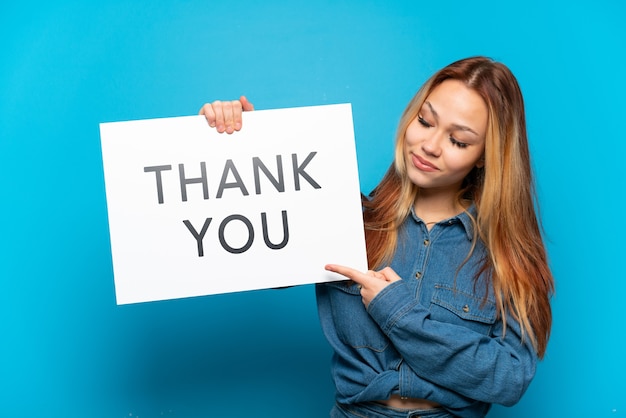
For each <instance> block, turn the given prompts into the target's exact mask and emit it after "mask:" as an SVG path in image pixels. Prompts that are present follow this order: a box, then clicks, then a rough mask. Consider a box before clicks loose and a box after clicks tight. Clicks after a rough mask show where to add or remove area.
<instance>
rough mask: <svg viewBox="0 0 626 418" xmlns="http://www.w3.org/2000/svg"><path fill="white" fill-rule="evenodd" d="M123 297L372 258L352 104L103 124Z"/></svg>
mask: <svg viewBox="0 0 626 418" xmlns="http://www.w3.org/2000/svg"><path fill="white" fill-rule="evenodd" d="M100 136H101V144H102V158H103V164H104V176H105V185H106V197H107V207H108V216H109V232H110V237H111V253H112V260H113V273H114V279H115V292H116V299H117V303H118V304H127V303H136V302H147V301H156V300H164V299H176V298H183V297H191V296H202V295H210V294H217V293H227V292H237V291H245V290H253V289H264V288H274V287H283V286H292V285H299V284H309V283H318V282H327V281H333V280H340V279H341V277H340V276H338V275H335V274H333V273H329V272H327V271H325V270H324V265H325V264H327V263H337V264H344V265H348V266H351V267H354V268H357V269H360V270H362V271H365V270H367V261H366V253H365V239H364V233H363V220H362V212H361V200H360V188H359V180H358V174H357V162H356V151H355V144H354V130H353V124H352V110H351V106H350V105H349V104H338V105H327V106H312V107H301V108H289V109H278V110H261V111H254V112H246V113H244V115H243V129H242V130H241V131H240V132H236V133H234V134H232V135H226V134H218V133H217V132H216V131H215V129H212V128H210V127H209V126H208V124H207V122H206V119H205V118H204V116H187V117H176V118H163V119H151V120H139V121H129V122H111V123H102V124H100Z"/></svg>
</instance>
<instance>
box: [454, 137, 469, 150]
mask: <svg viewBox="0 0 626 418" xmlns="http://www.w3.org/2000/svg"><path fill="white" fill-rule="evenodd" d="M450 142H451V143H452V145H454V146H455V147H459V148H466V147H467V144H466V143H465V142H459V141H457V140H456V139H454V137H452V136H451V137H450Z"/></svg>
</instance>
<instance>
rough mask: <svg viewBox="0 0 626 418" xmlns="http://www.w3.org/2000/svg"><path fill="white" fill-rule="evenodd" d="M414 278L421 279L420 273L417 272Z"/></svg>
mask: <svg viewBox="0 0 626 418" xmlns="http://www.w3.org/2000/svg"><path fill="white" fill-rule="evenodd" d="M415 278H416V279H421V278H422V272H421V271H418V272H417V273H415Z"/></svg>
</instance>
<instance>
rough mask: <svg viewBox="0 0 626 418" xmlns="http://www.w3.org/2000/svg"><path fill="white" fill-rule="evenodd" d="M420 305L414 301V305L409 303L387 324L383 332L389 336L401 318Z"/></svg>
mask: <svg viewBox="0 0 626 418" xmlns="http://www.w3.org/2000/svg"><path fill="white" fill-rule="evenodd" d="M417 304H418V301H416V300H413V301H412V303H407V304H406V305H405V306H404V307H403V308H402V309H400V310H398V312H397V313H396V314H395V315H393V316H392V317H391V318H389V320H388V321H387V324H385V327H384V328H383V330H384V331H385V333H386V334H389V332H390V331H391V329H392V328H393V327H394V326H395V325H396V323H397V322H398V321H399V320H400V318H402V317H404V316H405V315H406V314H407V313H408V312H409V311H411V310H412V309H413V307H414V306H415V305H417Z"/></svg>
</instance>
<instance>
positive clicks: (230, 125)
mask: <svg viewBox="0 0 626 418" xmlns="http://www.w3.org/2000/svg"><path fill="white" fill-rule="evenodd" d="M222 112H223V114H224V131H225V132H226V133H227V134H232V133H233V132H234V131H235V122H234V119H235V117H234V116H233V112H234V110H233V102H222Z"/></svg>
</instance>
